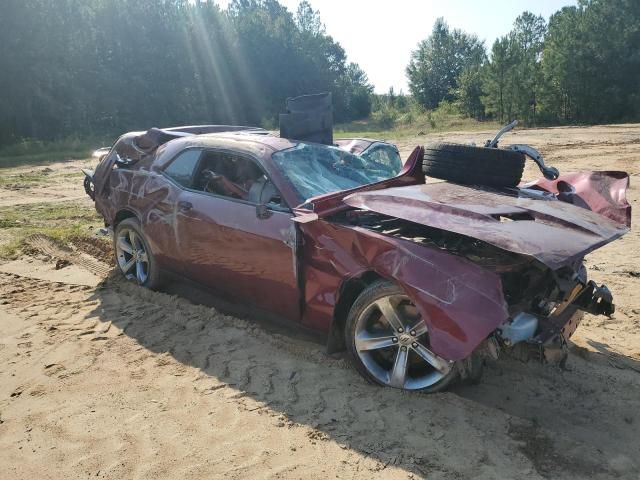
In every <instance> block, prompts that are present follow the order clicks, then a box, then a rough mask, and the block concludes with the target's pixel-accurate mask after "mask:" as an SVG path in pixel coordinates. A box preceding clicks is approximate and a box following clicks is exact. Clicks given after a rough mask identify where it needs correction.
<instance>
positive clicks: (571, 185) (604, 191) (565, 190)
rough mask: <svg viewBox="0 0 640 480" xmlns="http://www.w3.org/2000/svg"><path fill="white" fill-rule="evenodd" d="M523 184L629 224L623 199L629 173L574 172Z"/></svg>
mask: <svg viewBox="0 0 640 480" xmlns="http://www.w3.org/2000/svg"><path fill="white" fill-rule="evenodd" d="M522 187H523V188H532V189H537V190H541V191H544V192H549V193H551V194H553V195H554V196H555V197H556V198H557V199H558V200H560V201H562V202H566V203H570V204H572V205H576V206H578V207H581V208H585V209H587V210H591V211H592V212H596V213H598V214H600V215H602V216H604V217H607V218H608V219H610V220H612V221H614V222H616V223H621V224H623V225H626V226H627V227H631V205H629V203H628V202H627V199H626V193H627V189H628V188H629V175H628V174H627V173H626V172H618V171H603V172H576V173H569V174H567V175H562V176H560V177H559V178H557V179H556V180H547V179H544V178H543V179H540V180H536V181H535V182H531V183H527V184H525V185H523V186H522Z"/></svg>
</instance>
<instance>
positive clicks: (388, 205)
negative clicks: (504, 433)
mask: <svg viewBox="0 0 640 480" xmlns="http://www.w3.org/2000/svg"><path fill="white" fill-rule="evenodd" d="M418 156H419V155H418ZM411 170H412V168H411V166H408V167H407V168H405V173H404V175H400V176H399V177H397V179H394V180H393V181H391V182H389V183H390V185H384V186H383V188H379V186H378V187H367V188H364V189H362V190H361V191H357V192H350V193H348V194H345V195H344V196H342V198H341V199H338V198H336V197H335V196H333V197H329V198H322V199H318V200H316V201H315V202H311V203H312V204H313V207H314V210H315V211H316V212H317V213H315V214H310V215H309V216H308V218H309V220H310V221H309V223H305V220H304V219H303V220H300V222H301V223H303V226H304V227H305V228H313V229H314V233H313V235H314V236H315V238H327V237H332V242H338V243H340V244H341V246H343V247H346V248H348V249H349V252H350V254H351V255H352V256H353V257H355V258H358V259H360V261H361V265H359V266H358V267H352V272H350V273H349V274H350V275H358V274H359V273H358V269H360V270H368V269H370V270H373V271H375V272H376V273H377V274H379V275H380V276H382V277H383V278H388V279H390V280H392V281H394V282H395V283H397V284H399V285H400V286H401V287H402V288H403V289H404V290H405V291H406V292H407V293H408V294H409V296H410V297H411V298H412V300H413V301H414V302H415V304H416V305H417V307H418V308H419V310H420V311H421V314H422V318H423V319H424V321H425V323H426V325H427V329H428V331H429V342H430V346H431V350H432V351H433V352H434V353H435V354H437V355H438V356H439V357H441V358H442V359H444V360H446V361H449V362H456V363H457V364H458V365H459V368H460V370H461V373H462V374H463V375H465V374H466V375H473V372H472V369H473V365H474V361H473V360H474V359H475V358H477V357H482V356H493V357H497V356H498V354H499V353H500V352H501V351H502V352H511V353H512V354H514V355H516V356H518V357H519V358H523V359H524V358H527V359H528V358H536V359H540V360H543V361H548V362H563V361H564V359H565V358H566V352H567V348H566V346H567V340H568V339H569V338H570V337H571V336H572V335H573V333H574V332H575V330H576V328H577V327H578V325H579V323H580V321H581V319H582V316H583V315H584V313H590V314H593V315H608V316H610V315H612V314H613V312H614V310H615V307H614V303H613V299H612V295H611V293H610V292H609V290H608V289H607V287H606V286H604V285H598V284H596V283H595V282H594V281H592V280H589V279H588V278H587V270H586V268H585V266H584V257H585V256H586V255H587V254H588V253H589V252H591V251H593V250H595V249H597V248H600V247H602V246H603V245H606V244H607V243H609V242H611V241H614V240H615V239H617V238H619V237H621V236H622V235H624V234H625V233H626V232H627V231H628V230H629V227H630V220H629V219H630V207H629V205H628V204H627V202H626V200H625V197H624V192H625V190H626V188H627V185H628V177H627V176H626V174H623V173H621V172H595V173H594V172H589V173H583V174H572V175H568V176H564V177H559V178H558V179H556V180H555V181H553V182H549V181H542V182H537V183H535V184H531V185H527V186H523V187H519V188H514V189H491V188H486V187H478V186H464V185H457V184H452V183H447V182H441V183H431V184H425V183H423V180H421V179H416V182H415V183H413V184H412V183H411V182H410V181H409V180H408V177H411V175H412V173H411ZM414 173H415V169H414ZM403 182H406V183H408V184H404V185H403ZM396 185H400V186H396ZM558 185H559V186H560V187H559V189H558V188H557V186H558ZM384 187H387V188H384ZM389 187H391V188H389ZM558 190H560V193H558ZM563 192H571V195H567V194H566V193H565V194H564V195H563ZM313 215H316V216H317V217H319V220H320V221H319V222H314V221H312V220H313V218H314V217H313ZM314 223H319V224H320V225H318V226H315V227H312V225H313V224H314ZM322 224H324V229H326V230H327V231H326V232H323V233H320V231H321V230H323V227H322V226H321V225H322ZM329 225H331V227H330V228H329ZM334 228H337V230H334ZM343 229H346V231H344V230H343ZM347 231H348V232H349V233H347ZM342 236H346V237H348V238H347V239H346V240H342V239H341V237H342ZM322 248H323V249H324V250H325V251H329V250H331V251H338V247H337V246H334V245H329V244H325V245H322ZM332 261H333V262H334V263H335V262H336V261H337V260H336V259H335V258H334V259H333V260H332ZM345 268H346V267H345Z"/></svg>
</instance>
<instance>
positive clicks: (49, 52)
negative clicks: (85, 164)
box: [0, 0, 640, 144]
mask: <svg viewBox="0 0 640 480" xmlns="http://www.w3.org/2000/svg"><path fill="white" fill-rule="evenodd" d="M390 41H392V40H390ZM0 66H1V68H2V74H0V105H1V108H0V144H8V143H13V142H16V141H19V140H21V139H24V138H36V139H54V138H61V137H66V136H78V137H82V136H86V135H96V134H97V135H105V134H108V135H113V134H117V133H120V132H123V131H126V130H132V129H146V128H148V127H151V126H168V125H179V124H185V123H232V124H249V125H263V126H267V127H273V128H276V127H277V118H278V117H277V116H278V113H280V112H282V110H283V108H284V100H285V98H286V97H289V96H296V95H299V94H304V93H313V92H321V91H330V92H332V94H333V101H334V117H335V120H336V121H338V122H346V121H350V120H353V119H359V118H363V117H367V116H368V115H369V114H370V113H371V111H372V108H373V109H374V110H378V109H379V108H381V106H383V105H384V104H385V102H386V104H388V103H389V101H392V102H393V105H394V108H396V109H397V108H400V107H401V108H406V107H407V105H409V106H411V105H416V104H418V105H420V106H421V108H422V109H426V110H434V109H437V108H438V107H442V105H443V103H445V104H446V107H447V108H446V109H445V110H446V111H451V110H452V109H457V111H459V112H461V113H463V114H464V115H467V116H470V117H474V118H477V119H479V120H483V119H487V118H492V119H497V120H499V121H501V122H506V121H508V120H511V119H514V118H518V119H520V120H523V121H525V122H526V123H527V124H530V125H531V124H570V123H602V122H619V121H631V120H636V121H637V120H638V119H640V1H638V0H579V3H578V5H577V6H573V7H565V8H563V9H561V10H560V11H558V12H556V13H555V14H554V15H552V16H551V18H550V19H549V22H548V23H547V22H546V21H545V20H544V18H542V17H539V16H536V15H533V14H531V13H529V12H524V13H523V14H522V15H520V16H519V17H518V18H517V19H516V21H515V23H514V26H513V29H512V30H511V32H509V33H508V34H507V35H505V36H503V37H501V38H498V39H497V40H496V41H495V42H494V44H493V45H492V47H491V49H490V50H489V51H488V50H487V49H486V48H485V46H484V44H483V43H482V42H481V41H480V40H479V39H478V38H477V36H475V35H473V34H469V33H466V32H463V31H460V30H458V29H450V28H449V27H448V25H447V24H446V22H445V21H444V20H443V19H439V20H438V21H437V22H436V23H435V25H434V27H433V30H432V32H431V35H430V36H429V37H428V38H426V39H425V40H424V41H422V42H420V43H419V44H418V46H417V48H416V49H415V50H414V51H413V52H412V56H411V60H410V63H409V65H408V66H407V71H406V73H407V77H408V80H409V86H410V93H411V97H405V96H402V95H400V96H398V95H395V94H394V93H393V91H391V92H390V95H386V96H385V95H383V96H376V95H373V87H372V85H371V84H370V82H369V80H368V79H367V75H366V74H365V72H364V71H363V70H362V69H361V68H360V67H359V66H358V65H357V64H355V63H350V62H348V61H347V57H346V52H345V50H344V49H343V48H342V46H341V45H340V44H339V43H338V42H336V41H335V40H334V39H333V38H332V37H331V36H330V35H328V34H327V32H326V30H325V28H324V25H323V23H322V21H321V18H320V13H319V12H318V11H316V10H314V9H313V8H312V7H311V5H310V4H309V3H308V2H307V1H302V2H301V3H300V4H299V6H298V8H297V9H296V11H295V12H291V11H289V10H288V9H287V8H285V7H284V6H283V5H281V4H280V3H279V2H278V0H232V1H231V2H230V3H229V5H228V7H227V8H226V9H221V8H220V7H219V6H218V5H217V4H216V3H215V1H214V0H135V1H132V0H56V1H51V0H5V1H4V2H3V8H2V12H1V13H0ZM440 110H442V108H440ZM376 113H380V112H379V111H376V112H374V116H375V114H376ZM383 116H384V115H383ZM409 116H410V115H409Z"/></svg>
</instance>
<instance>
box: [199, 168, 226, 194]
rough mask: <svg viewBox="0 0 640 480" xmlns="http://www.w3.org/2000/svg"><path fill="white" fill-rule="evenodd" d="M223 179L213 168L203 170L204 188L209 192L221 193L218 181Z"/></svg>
mask: <svg viewBox="0 0 640 480" xmlns="http://www.w3.org/2000/svg"><path fill="white" fill-rule="evenodd" d="M221 179H222V175H220V174H219V173H216V172H214V171H213V170H209V169H206V170H203V171H202V190H203V191H205V192H208V193H219V192H218V190H219V184H218V182H219V181H220V180H221Z"/></svg>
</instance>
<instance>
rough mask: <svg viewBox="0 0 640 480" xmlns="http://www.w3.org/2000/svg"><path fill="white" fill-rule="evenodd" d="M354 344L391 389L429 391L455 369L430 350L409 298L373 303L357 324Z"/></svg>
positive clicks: (424, 328) (371, 370)
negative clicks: (426, 389)
mask: <svg viewBox="0 0 640 480" xmlns="http://www.w3.org/2000/svg"><path fill="white" fill-rule="evenodd" d="M354 344H355V349H356V352H357V354H358V357H359V358H360V360H361V361H362V363H363V364H364V366H365V367H366V368H367V370H368V372H369V373H370V374H371V375H372V376H373V377H374V378H375V379H376V380H377V381H378V382H379V383H382V384H384V385H388V386H390V387H395V388H401V389H406V390H419V389H423V388H427V387H430V386H432V385H434V384H436V383H437V382H439V381H440V380H442V379H443V378H444V377H445V376H446V375H447V374H448V373H450V371H451V369H452V366H453V364H452V363H450V362H448V361H447V360H444V359H443V358H441V357H439V356H438V355H436V354H435V353H433V352H432V351H431V350H430V349H429V334H428V331H427V326H426V325H425V322H424V321H423V319H422V317H421V316H420V314H419V312H418V309H417V308H416V307H415V305H413V303H412V302H411V300H410V299H409V297H407V296H406V295H386V296H384V297H381V298H379V299H377V300H375V301H373V302H372V303H370V304H369V305H368V306H367V307H366V308H365V309H364V310H363V311H362V313H361V314H360V316H359V317H358V318H357V320H356V327H355V338H354Z"/></svg>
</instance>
